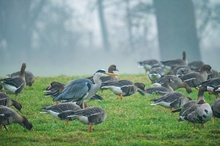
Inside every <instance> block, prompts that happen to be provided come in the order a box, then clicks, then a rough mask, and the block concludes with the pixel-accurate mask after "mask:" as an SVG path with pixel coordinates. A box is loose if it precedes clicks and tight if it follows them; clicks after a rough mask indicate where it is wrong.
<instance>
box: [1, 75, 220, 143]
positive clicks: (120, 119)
mask: <svg viewBox="0 0 220 146" xmlns="http://www.w3.org/2000/svg"><path fill="white" fill-rule="evenodd" d="M81 77H82V76H72V77H70V76H57V77H36V79H35V83H34V84H33V86H32V87H26V88H25V90H24V91H23V92H22V93H21V94H20V95H19V98H18V102H20V103H21V104H22V105H23V109H22V113H20V114H22V115H25V116H26V117H27V118H28V119H29V121H30V122H32V124H33V126H34V129H33V130H31V131H28V130H26V129H24V128H23V127H21V126H20V125H18V124H12V125H9V126H8V128H9V132H6V130H5V129H2V131H0V139H1V141H0V144H1V145H10V146H12V145H19V146H21V145H22V146H23V145H38V146H41V145H47V146H49V145H53V146H54V145H65V146H66V145H220V120H219V119H218V120H217V123H216V124H215V125H214V124H212V121H209V122H207V123H206V124H205V128H202V127H201V125H197V128H196V129H194V128H193V124H190V125H187V122H186V121H183V122H178V121H177V120H178V113H175V114H173V115H170V112H169V109H165V108H163V107H161V106H151V105H150V101H149V100H150V99H152V98H156V97H158V95H151V96H147V97H146V96H141V95H140V94H138V93H135V94H134V95H132V96H129V97H124V98H123V100H122V101H120V102H119V101H118V98H119V97H118V96H116V95H113V94H112V93H111V92H110V91H108V90H107V91H104V92H103V93H101V92H99V93H98V94H99V95H101V96H102V97H103V98H104V100H103V101H91V102H89V106H100V107H102V108H104V109H105V111H106V113H107V114H108V117H107V119H106V121H104V122H103V123H101V124H99V125H95V126H93V131H92V132H90V133H89V132H87V125H83V124H81V123H80V122H79V121H71V122H69V125H68V126H66V125H65V122H64V121H61V120H59V119H56V118H54V117H52V116H51V115H49V114H41V113H40V112H41V111H42V110H41V107H42V106H44V105H52V104H54V102H52V98H50V97H45V96H44V95H43V89H44V88H45V87H47V86H48V85H49V84H50V82H52V81H60V82H63V83H69V81H70V80H72V79H76V78H81ZM119 77H120V79H129V80H131V81H133V82H143V83H145V84H146V86H150V81H149V80H148V78H147V76H146V75H144V74H137V75H130V74H123V75H120V76H119ZM179 91H181V92H184V93H185V94H187V93H186V92H185V90H183V89H180V90H179ZM188 96H189V97H191V98H193V99H197V90H195V89H193V93H191V94H188ZM10 97H11V98H14V96H13V95H11V96H10ZM205 99H206V101H207V102H209V103H212V101H213V99H215V96H214V95H208V94H207V93H206V94H205Z"/></svg>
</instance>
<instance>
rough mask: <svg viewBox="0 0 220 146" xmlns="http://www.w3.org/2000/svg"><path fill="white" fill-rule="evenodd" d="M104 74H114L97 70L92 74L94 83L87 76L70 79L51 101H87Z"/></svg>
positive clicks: (94, 92) (98, 85)
mask: <svg viewBox="0 0 220 146" xmlns="http://www.w3.org/2000/svg"><path fill="white" fill-rule="evenodd" d="M104 75H109V76H116V74H114V73H106V71H105V70H98V71H96V72H95V74H94V75H93V80H94V84H93V82H92V81H91V80H89V79H87V78H81V79H76V80H72V81H71V82H70V83H69V84H68V85H66V86H65V88H64V89H63V90H62V92H61V93H60V94H59V95H58V96H56V97H55V98H54V99H53V101H60V100H67V101H82V102H84V101H85V100H87V101H89V100H90V99H91V97H93V96H94V95H95V94H96V93H97V92H98V90H99V89H100V87H101V83H102V82H101V80H100V77H101V76H104ZM83 105H84V104H83ZM83 108H84V107H83Z"/></svg>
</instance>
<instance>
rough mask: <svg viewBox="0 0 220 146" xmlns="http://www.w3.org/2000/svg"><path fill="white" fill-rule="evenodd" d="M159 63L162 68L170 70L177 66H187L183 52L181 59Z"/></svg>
mask: <svg viewBox="0 0 220 146" xmlns="http://www.w3.org/2000/svg"><path fill="white" fill-rule="evenodd" d="M161 63H162V64H163V65H164V66H168V67H170V68H172V67H174V66H178V65H187V64H188V62H187V60H186V52H185V51H183V52H182V59H174V60H167V61H161Z"/></svg>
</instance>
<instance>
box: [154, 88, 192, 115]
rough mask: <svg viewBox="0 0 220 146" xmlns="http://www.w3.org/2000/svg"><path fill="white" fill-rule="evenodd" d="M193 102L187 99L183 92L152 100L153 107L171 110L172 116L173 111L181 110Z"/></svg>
mask: <svg viewBox="0 0 220 146" xmlns="http://www.w3.org/2000/svg"><path fill="white" fill-rule="evenodd" d="M190 100H192V99H191V98H189V97H186V96H185V95H184V94H183V93H181V92H171V93H167V94H165V95H163V96H161V97H159V98H154V99H151V100H150V101H152V102H153V103H152V104H151V105H160V106H162V107H165V108H170V114H172V110H173V109H179V108H181V107H182V106H183V105H184V104H185V103H187V102H188V101H190Z"/></svg>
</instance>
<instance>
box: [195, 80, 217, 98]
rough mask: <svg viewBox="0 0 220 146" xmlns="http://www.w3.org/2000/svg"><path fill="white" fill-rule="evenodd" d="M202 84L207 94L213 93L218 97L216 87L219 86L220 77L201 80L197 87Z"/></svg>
mask: <svg viewBox="0 0 220 146" xmlns="http://www.w3.org/2000/svg"><path fill="white" fill-rule="evenodd" d="M201 86H204V87H205V88H206V90H207V91H208V92H209V94H214V95H215V96H216V98H218V93H219V92H217V91H216V89H217V88H218V87H220V78H219V77H217V78H212V79H209V80H207V81H204V82H202V83H201V84H200V85H199V86H198V87H201Z"/></svg>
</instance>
